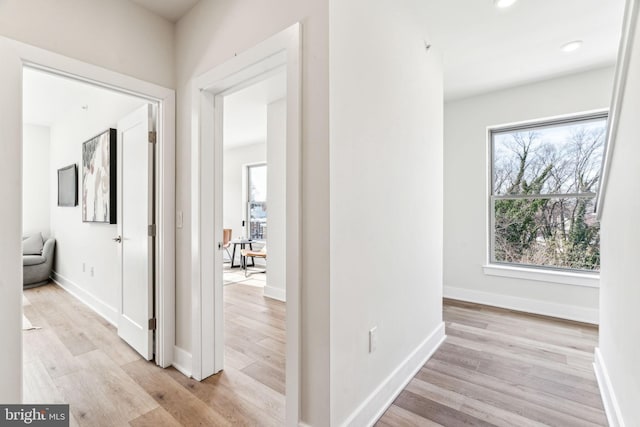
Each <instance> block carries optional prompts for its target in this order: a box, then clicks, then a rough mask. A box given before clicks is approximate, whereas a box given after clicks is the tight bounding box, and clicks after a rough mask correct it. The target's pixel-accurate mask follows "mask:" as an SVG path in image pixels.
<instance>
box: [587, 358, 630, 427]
mask: <svg viewBox="0 0 640 427" xmlns="http://www.w3.org/2000/svg"><path fill="white" fill-rule="evenodd" d="M593 370H594V371H595V373H596V379H597V380H598V387H599V388H600V394H601V395H602V403H603V404H604V411H605V413H606V414H607V421H609V426H610V427H625V423H624V420H623V418H622V412H620V405H619V404H618V399H617V398H616V394H615V392H614V390H613V386H612V385H611V379H610V378H609V371H608V370H607V365H605V363H604V359H603V358H602V353H601V352H600V349H599V348H598V347H596V351H595V358H594V362H593Z"/></svg>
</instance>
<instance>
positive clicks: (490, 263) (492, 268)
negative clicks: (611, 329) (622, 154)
mask: <svg viewBox="0 0 640 427" xmlns="http://www.w3.org/2000/svg"><path fill="white" fill-rule="evenodd" d="M599 119H606V120H608V119H609V110H608V109H599V110H592V111H586V112H581V113H575V114H567V115H562V116H554V117H547V118H541V119H534V120H527V121H521V122H513V123H508V124H503V125H496V126H488V127H487V160H488V161H487V197H486V201H487V228H486V230H487V259H486V263H485V265H484V266H483V270H484V273H485V274H487V275H492V276H502V277H515V278H523V279H529V280H535V281H543V282H553V283H556V282H560V283H566V284H570V285H578V286H589V287H597V286H598V285H599V284H598V282H599V277H600V271H589V270H580V269H572V268H563V267H555V266H545V265H535V264H519V263H512V262H501V261H496V260H495V249H496V248H495V237H496V235H495V225H496V217H495V202H496V200H510V199H540V198H589V199H590V198H593V199H594V201H595V202H596V203H597V200H598V194H599V191H600V185H598V189H597V191H596V192H590V193H550V194H542V195H540V196H538V195H494V185H495V182H494V178H495V176H494V173H493V169H494V161H495V158H494V138H493V137H494V135H495V134H498V133H505V132H517V131H526V130H528V129H541V128H549V127H557V126H559V125H563V124H567V125H568V124H575V123H577V122H582V121H590V120H599ZM607 142H608V141H607V138H606V135H605V141H604V147H603V162H604V153H606V151H607ZM602 167H603V165H600V170H601V171H602ZM600 178H602V176H601V177H600Z"/></svg>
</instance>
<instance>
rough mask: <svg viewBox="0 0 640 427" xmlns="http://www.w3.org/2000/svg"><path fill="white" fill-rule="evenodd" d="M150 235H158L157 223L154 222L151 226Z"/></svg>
mask: <svg viewBox="0 0 640 427" xmlns="http://www.w3.org/2000/svg"><path fill="white" fill-rule="evenodd" d="M149 236H150V237H156V225H155V224H152V225H150V226H149Z"/></svg>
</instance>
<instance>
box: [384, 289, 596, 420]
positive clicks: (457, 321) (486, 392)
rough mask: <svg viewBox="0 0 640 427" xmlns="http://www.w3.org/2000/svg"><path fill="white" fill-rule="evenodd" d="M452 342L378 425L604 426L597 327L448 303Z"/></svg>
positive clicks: (449, 342)
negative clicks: (597, 368)
mask: <svg viewBox="0 0 640 427" xmlns="http://www.w3.org/2000/svg"><path fill="white" fill-rule="evenodd" d="M444 320H445V322H446V333H447V336H448V338H447V340H446V341H445V342H444V344H442V346H441V347H440V349H438V351H437V352H436V353H435V354H434V356H433V357H432V358H431V359H430V360H429V361H428V362H427V363H426V364H425V365H424V366H423V367H422V369H421V370H420V371H419V372H418V374H417V375H416V376H415V377H414V378H413V379H412V380H411V382H410V383H409V384H408V386H407V387H406V388H405V389H404V390H403V391H402V393H401V394H400V395H399V396H398V398H397V399H396V400H395V402H394V403H393V405H392V406H391V407H390V408H389V410H387V412H386V413H385V414H384V416H383V417H382V418H381V419H380V421H379V422H378V424H377V425H378V426H380V427H383V426H393V427H399V426H438V425H442V426H455V427H457V426H505V427H526V426H558V427H572V426H575V427H589V426H606V425H607V421H606V416H605V414H604V410H603V406H602V401H601V398H600V394H599V391H598V386H597V383H596V379H595V375H594V372H593V367H592V362H593V351H594V346H595V345H596V344H597V341H598V330H597V328H596V327H593V326H590V325H585V324H581V323H575V322H568V321H563V320H558V319H551V318H546V317H542V316H534V315H527V314H523V313H518V312H513V311H510V310H502V309H496V308H491V307H486V306H480V305H475V304H466V303H462V302H456V301H451V300H445V304H444Z"/></svg>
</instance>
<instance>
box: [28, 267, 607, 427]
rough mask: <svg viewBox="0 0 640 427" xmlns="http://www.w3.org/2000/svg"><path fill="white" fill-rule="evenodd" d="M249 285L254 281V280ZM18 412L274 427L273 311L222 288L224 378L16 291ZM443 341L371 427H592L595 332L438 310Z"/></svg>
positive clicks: (281, 310) (254, 297) (469, 308)
mask: <svg viewBox="0 0 640 427" xmlns="http://www.w3.org/2000/svg"><path fill="white" fill-rule="evenodd" d="M255 279H256V280H259V276H258V277H255ZM25 295H26V298H27V299H28V300H29V301H30V302H31V304H30V305H27V306H25V314H26V316H27V317H28V318H29V320H30V321H31V323H32V324H33V325H34V326H39V327H41V328H42V329H38V330H31V331H25V332H24V355H25V369H24V377H25V380H24V385H25V401H26V402H30V403H70V404H71V413H72V415H73V420H72V425H80V426H125V425H131V426H150V427H151V426H153V427H156V426H179V425H185V426H200V425H201V426H229V425H234V426H235V425H241V426H242V425H250V426H281V425H283V424H284V395H283V393H284V363H285V362H284V354H285V341H284V339H285V332H284V320H285V307H284V304H282V303H280V302H277V301H273V300H269V299H266V298H264V297H262V290H261V289H260V288H259V287H255V286H248V285H247V284H241V283H235V284H231V285H228V286H225V318H226V330H225V332H226V343H227V346H226V352H227V353H226V363H227V367H226V370H225V371H224V372H223V373H221V374H219V375H216V376H214V377H211V378H209V379H207V380H205V381H203V382H200V383H199V382H197V381H193V380H190V379H188V378H186V377H185V376H183V375H182V374H181V373H179V372H177V371H176V370H175V369H172V368H170V369H166V370H163V369H160V368H158V367H156V366H155V365H153V364H152V363H149V362H146V361H143V360H141V358H140V357H139V356H138V355H137V354H136V353H135V352H134V351H133V350H131V349H130V348H129V347H128V346H127V345H126V344H124V343H123V342H122V341H121V340H120V339H119V338H118V337H117V334H116V331H115V329H114V328H113V327H112V326H111V325H109V324H108V323H107V322H106V321H104V320H103V319H102V318H100V317H99V316H97V315H96V314H95V313H93V312H92V311H91V310H89V309H88V308H86V307H85V306H84V305H83V304H82V303H80V302H78V301H77V300H76V299H74V298H73V297H71V296H70V295H69V294H67V293H66V292H65V291H64V290H62V289H61V288H59V287H58V286H56V285H53V284H52V285H47V286H44V287H40V288H35V289H31V290H28V291H25ZM444 319H445V321H446V327H447V335H448V338H447V340H446V342H445V343H444V344H443V345H442V347H441V348H440V349H439V350H438V351H437V352H436V353H435V354H434V356H433V358H432V359H431V360H430V361H429V362H427V364H426V365H425V366H424V367H423V368H422V369H421V370H420V372H419V373H418V374H417V375H416V376H415V378H414V379H413V380H412V381H411V382H410V384H409V385H408V386H407V387H406V389H405V390H404V391H403V392H402V393H401V394H400V396H399V397H398V398H397V399H396V401H395V402H394V404H393V405H392V406H391V407H390V408H389V410H388V411H387V412H386V413H385V415H384V416H383V417H382V418H381V420H380V421H379V423H378V425H379V426H393V427H399V426H437V425H443V426H451V427H458V426H491V425H495V426H509V427H520V426H542V425H551V426H562V427H571V426H580V427H583V426H584V427H588V426H603V425H606V418H605V416H604V413H603V408H602V403H601V400H600V395H599V393H598V388H597V385H596V380H595V377H594V374H593V369H592V366H591V363H592V358H593V357H592V354H593V348H594V346H595V344H596V342H597V336H598V331H597V328H595V327H592V326H588V325H583V324H579V323H573V322H566V321H561V320H556V319H549V318H544V317H539V316H532V315H526V314H522V313H517V312H512V311H508V310H500V309H494V308H489V307H484V306H478V305H473V304H465V303H459V302H454V301H445V305H444Z"/></svg>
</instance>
